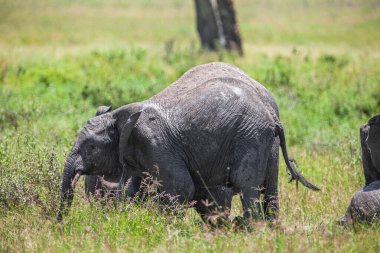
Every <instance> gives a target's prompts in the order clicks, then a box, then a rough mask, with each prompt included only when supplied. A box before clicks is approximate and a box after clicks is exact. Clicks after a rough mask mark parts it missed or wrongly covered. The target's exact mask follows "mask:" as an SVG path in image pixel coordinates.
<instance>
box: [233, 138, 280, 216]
mask: <svg viewBox="0 0 380 253" xmlns="http://www.w3.org/2000/svg"><path fill="white" fill-rule="evenodd" d="M273 141H274V138H273V139H272V140H270V139H265V140H263V141H261V142H259V143H258V142H252V143H251V145H249V146H248V145H247V143H245V146H242V147H241V148H240V149H239V148H238V149H236V151H235V161H237V162H236V164H234V166H233V171H232V173H231V182H232V185H233V187H234V188H235V189H236V191H237V192H241V193H242V195H241V201H242V205H243V211H244V218H245V219H251V218H254V219H261V218H264V217H265V214H264V212H263V210H264V207H263V202H262V200H261V198H260V197H261V192H262V190H263V189H264V186H265V180H266V176H267V174H268V173H267V164H268V158H269V154H270V151H271V149H272V146H273ZM247 146H248V147H250V148H247Z"/></svg>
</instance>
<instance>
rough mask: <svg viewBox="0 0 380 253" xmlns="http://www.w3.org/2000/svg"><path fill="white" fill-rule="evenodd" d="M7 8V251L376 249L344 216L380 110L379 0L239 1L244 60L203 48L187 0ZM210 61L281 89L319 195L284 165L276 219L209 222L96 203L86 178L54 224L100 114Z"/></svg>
mask: <svg viewBox="0 0 380 253" xmlns="http://www.w3.org/2000/svg"><path fill="white" fill-rule="evenodd" d="M0 4H1V6H2V8H0V34H2V36H0V251H1V252H13V251H32V252H33V251H37V252H41V251H48V252H51V251H58V252H59V251H80V250H81V251H82V250H83V251H93V252H100V251H119V252H124V251H137V252H140V251H155V252H167V251H180V252H192V251H202V252H203V251H206V252H215V251H216V252H231V251H232V252H252V251H262V252H265V251H270V252H305V251H307V252H331V251H334V252H378V251H379V250H380V243H379V242H378V238H379V236H380V230H379V226H377V225H374V226H366V225H359V226H357V227H355V228H346V229H344V228H341V227H339V226H337V225H336V223H335V220H336V219H337V218H339V217H340V216H341V215H342V214H343V213H344V212H345V209H346V207H347V205H348V203H349V200H350V198H351V197H352V195H353V193H354V191H355V190H356V189H357V188H359V187H361V186H362V185H363V183H364V177H363V173H362V169H361V157H360V142H359V126H360V125H361V124H364V123H365V122H366V121H367V120H368V118H369V117H370V116H371V115H374V114H375V113H378V112H379V111H380V98H379V94H380V85H379V83H380V63H379V56H380V54H379V52H380V51H379V50H380V48H379V44H378V41H379V39H380V33H379V32H378V31H379V28H380V12H379V11H378V9H379V4H378V2H377V1H361V2H360V3H359V2H353V1H348V0H345V1H339V2H333V3H331V2H330V1H322V0H320V1H296V0H286V1H281V2H279V1H274V0H271V1H248V0H242V1H236V3H235V4H236V7H237V12H238V15H239V21H240V25H241V33H242V37H243V42H244V47H245V48H244V49H245V52H246V55H245V57H244V58H239V57H238V56H237V55H235V54H228V53H226V52H221V53H207V52H202V51H200V50H199V45H198V39H197V35H196V31H195V21H194V11H193V6H192V2H191V1H178V0H164V1H153V0H152V1H149V0H145V1H134V2H124V1H120V0H112V1H100V0H96V1H89V0H81V1H75V2H72V1H68V0H65V1H46V0H38V1H19V0H16V1H5V0H0ZM158 9H160V11H157V10H158ZM210 61H225V62H229V63H232V64H235V65H237V66H239V67H240V68H242V69H243V70H244V71H245V72H246V73H248V74H249V75H250V76H251V77H253V78H254V79H256V80H258V81H259V82H261V83H262V84H263V85H265V86H266V87H267V88H268V89H269V90H270V91H271V92H272V94H273V95H274V96H275V98H276V101H277V103H278V105H279V107H280V113H281V118H282V121H283V123H284V125H285V129H286V135H287V140H288V146H289V148H290V153H291V154H292V156H293V157H294V158H295V159H296V160H297V162H298V163H299V164H300V167H301V169H302V172H303V174H304V175H305V176H306V177H307V178H308V179H310V180H311V181H312V182H313V183H315V184H316V185H318V186H320V187H321V188H322V192H318V193H316V192H311V191H308V190H306V189H305V188H302V187H300V189H299V190H298V191H297V190H296V189H295V186H294V185H291V184H288V183H287V175H286V173H285V165H284V162H283V161H282V160H281V161H280V180H279V191H280V208H281V210H280V214H279V219H278V222H277V223H276V224H273V225H272V226H271V225H269V224H266V223H262V222H257V223H254V224H252V227H251V228H252V231H245V230H235V229H233V228H225V229H218V230H212V229H211V228H209V227H207V226H205V225H204V224H202V222H201V221H200V219H199V217H198V215H197V214H196V213H195V212H194V211H193V210H191V209H189V210H187V211H186V214H185V215H184V216H178V215H173V214H167V213H162V212H160V210H159V209H158V208H157V207H155V205H148V204H134V205H132V204H125V205H124V206H120V207H118V208H115V207H113V205H105V206H102V205H99V204H96V203H93V204H88V203H86V202H85V201H84V199H83V185H79V187H78V194H77V196H76V198H75V203H74V205H73V209H72V210H71V213H70V215H69V216H68V217H67V219H65V220H64V222H63V223H62V224H57V223H56V222H55V214H56V211H57V205H58V192H59V184H60V173H61V171H62V168H63V163H64V160H65V158H66V156H67V154H68V152H69V150H70V148H71V145H72V143H73V141H74V139H75V136H76V134H77V133H78V131H79V129H80V128H81V127H82V126H83V125H84V124H85V122H86V121H87V120H88V118H89V117H92V116H93V115H94V114H95V112H96V108H97V107H98V106H100V105H108V104H110V105H113V106H114V107H118V106H120V105H123V104H127V103H131V102H134V101H140V100H143V99H146V98H149V97H150V96H152V95H153V94H155V93H157V92H159V91H160V90H162V89H163V88H164V87H166V86H167V85H169V84H170V83H171V82H173V81H175V80H176V79H177V78H178V77H179V76H180V75H181V74H182V73H184V72H185V71H186V70H188V69H189V68H191V67H192V66H195V65H197V64H201V63H205V62H210ZM81 184H83V182H81ZM239 208H240V205H239V201H238V200H237V199H236V200H235V201H234V205H233V214H234V215H237V214H239V212H240V209H239Z"/></svg>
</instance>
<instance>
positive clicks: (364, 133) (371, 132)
mask: <svg viewBox="0 0 380 253" xmlns="http://www.w3.org/2000/svg"><path fill="white" fill-rule="evenodd" d="M360 140H361V146H362V161H363V172H364V176H365V181H366V182H365V183H366V185H368V184H370V183H372V182H374V181H376V180H380V114H377V115H376V116H374V117H372V118H371V119H370V120H369V121H368V123H367V124H365V125H363V126H362V127H361V128H360Z"/></svg>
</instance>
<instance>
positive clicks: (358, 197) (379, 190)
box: [341, 180, 380, 225]
mask: <svg viewBox="0 0 380 253" xmlns="http://www.w3.org/2000/svg"><path fill="white" fill-rule="evenodd" d="M379 218H380V180H378V181H374V182H372V183H370V184H369V185H366V186H364V187H363V188H360V189H359V190H358V191H356V192H355V195H354V197H353V198H352V199H351V203H350V205H349V206H348V208H347V211H346V213H345V214H344V215H343V217H342V218H341V223H342V224H343V225H348V224H350V225H352V224H354V223H355V222H368V223H371V222H373V221H374V220H379Z"/></svg>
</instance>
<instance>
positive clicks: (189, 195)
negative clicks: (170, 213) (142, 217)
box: [158, 159, 195, 204]
mask: <svg viewBox="0 0 380 253" xmlns="http://www.w3.org/2000/svg"><path fill="white" fill-rule="evenodd" d="M158 179H159V183H160V186H159V190H160V192H164V195H165V196H164V197H163V202H164V203H167V204H172V203H174V202H177V203H180V204H183V203H186V202H188V201H190V200H192V199H193V196H194V192H195V187H194V182H193V179H192V177H191V175H190V173H189V171H188V169H187V167H186V165H185V163H184V162H183V161H178V160H174V159H171V160H170V159H167V160H166V161H165V162H162V163H160V164H158Z"/></svg>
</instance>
